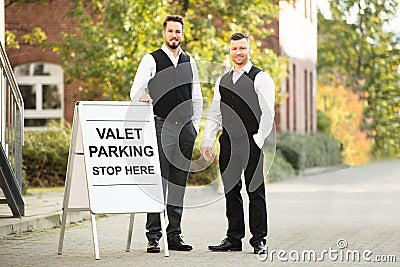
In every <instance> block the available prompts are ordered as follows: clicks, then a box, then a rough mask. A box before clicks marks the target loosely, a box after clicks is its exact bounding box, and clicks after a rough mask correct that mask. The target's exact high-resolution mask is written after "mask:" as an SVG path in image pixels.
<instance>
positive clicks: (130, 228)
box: [126, 213, 135, 252]
mask: <svg viewBox="0 0 400 267" xmlns="http://www.w3.org/2000/svg"><path fill="white" fill-rule="evenodd" d="M134 221H135V213H131V217H130V219H129V230H128V241H127V242H126V252H129V251H131V243H132V234H133V223H134Z"/></svg>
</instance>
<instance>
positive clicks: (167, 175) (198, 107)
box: [130, 15, 203, 253]
mask: <svg viewBox="0 0 400 267" xmlns="http://www.w3.org/2000/svg"><path fill="white" fill-rule="evenodd" d="M163 26H164V28H163V31H162V35H163V37H164V44H163V45H162V47H161V48H160V49H158V50H156V51H154V52H152V53H150V54H147V55H145V56H144V57H143V59H142V61H141V62H140V64H139V67H138V70H137V72H136V76H135V79H134V82H133V85H132V88H131V94H130V96H131V99H132V101H141V102H147V103H152V104H153V110H154V115H155V124H156V133H157V144H158V150H159V157H160V166H161V176H162V178H163V180H162V181H163V190H164V195H165V192H166V190H167V187H168V196H167V197H166V203H167V207H166V210H167V216H168V221H169V223H168V227H167V238H168V245H169V249H171V250H180V251H190V250H192V246H191V245H188V244H185V242H184V241H183V239H182V236H181V219H182V212H183V198H184V194H185V188H186V182H187V179H188V175H189V168H190V162H191V157H192V152H193V146H194V142H195V140H196V136H197V133H198V131H199V126H200V117H201V114H202V108H203V100H202V95H201V89H200V85H199V82H198V72H197V67H196V63H195V61H194V60H193V58H192V57H190V56H189V55H187V54H186V53H185V52H183V50H182V49H181V47H180V45H181V41H182V38H183V35H184V33H183V26H184V21H183V18H182V17H181V16H177V15H170V16H167V17H166V18H165V20H164V23H163ZM146 88H147V89H148V91H149V93H148V94H147V93H145V89H146ZM146 229H147V233H146V236H147V239H148V246H147V252H149V253H158V252H160V245H159V239H160V238H161V224H160V216H159V214H152V213H149V214H148V215H147V223H146ZM164 238H165V237H164Z"/></svg>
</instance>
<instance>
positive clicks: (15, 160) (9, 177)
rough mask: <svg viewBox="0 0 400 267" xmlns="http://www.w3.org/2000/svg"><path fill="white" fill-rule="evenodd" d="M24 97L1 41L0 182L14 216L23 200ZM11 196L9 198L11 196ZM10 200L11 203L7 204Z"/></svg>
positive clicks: (18, 214) (19, 209)
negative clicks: (0, 150) (1, 151)
mask: <svg viewBox="0 0 400 267" xmlns="http://www.w3.org/2000/svg"><path fill="white" fill-rule="evenodd" d="M23 143H24V100H23V98H22V95H21V92H20V90H19V87H18V84H17V82H16V79H15V76H14V72H13V70H12V68H11V64H10V62H9V60H8V57H7V54H6V52H5V50H4V47H3V45H2V44H1V43H0V146H1V147H0V148H1V149H2V150H3V152H4V153H2V154H1V155H0V156H1V157H2V159H1V161H0V162H2V163H1V165H0V168H1V170H2V176H1V177H0V179H2V180H1V181H0V182H1V186H2V189H3V191H4V190H5V189H4V188H6V191H7V192H3V193H4V194H5V195H6V197H7V196H8V197H7V202H8V204H9V205H10V207H11V209H12V211H13V213H14V215H15V216H23V215H24V205H23V200H22V197H21V196H22V146H23ZM10 198H11V199H10ZM10 203H11V204H10Z"/></svg>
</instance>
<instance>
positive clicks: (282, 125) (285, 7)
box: [6, 0, 317, 133]
mask: <svg viewBox="0 0 400 267" xmlns="http://www.w3.org/2000/svg"><path fill="white" fill-rule="evenodd" d="M280 5H281V12H280V16H279V19H278V20H277V21H275V22H274V23H273V26H274V28H275V33H276V34H275V35H273V36H271V37H269V38H268V39H267V40H265V44H266V45H267V46H268V47H269V48H271V49H272V50H274V52H275V53H277V54H281V55H286V56H288V58H289V61H290V69H289V76H288V78H287V79H286V81H285V82H284V84H282V85H281V88H282V92H283V93H289V98H288V99H287V100H286V101H285V103H283V104H282V105H280V106H277V107H275V109H276V120H275V121H276V125H277V129H278V130H288V131H295V132H300V133H312V132H315V131H316V105H315V97H316V60H317V14H316V13H317V12H316V1H315V0H297V1H296V3H295V4H287V3H280ZM70 6H71V3H70V2H69V1H68V0H53V1H50V2H48V3H45V4H42V5H38V4H32V3H25V4H17V3H15V4H11V5H10V6H8V7H7V8H6V29H7V30H10V31H12V32H14V33H16V34H17V36H18V37H19V36H21V35H23V34H25V33H27V32H30V31H31V30H32V29H33V28H34V27H36V26H38V27H41V28H42V29H43V30H44V31H45V32H46V34H47V35H48V40H49V41H60V40H61V35H60V32H62V31H66V32H71V31H72V30H73V29H74V27H75V25H76V23H75V22H74V21H72V20H71V19H68V18H66V16H65V14H66V13H67V11H68V10H69V8H70ZM7 52H8V56H9V59H10V62H11V65H12V66H13V68H14V71H15V75H16V77H17V81H18V83H19V86H20V89H21V91H22V94H23V96H24V100H25V107H26V112H25V118H26V120H25V122H26V124H25V125H26V126H27V127H32V126H43V125H45V124H46V123H47V122H48V120H50V119H56V120H63V119H65V120H67V121H72V116H73V108H74V103H75V101H76V100H75V99H73V96H74V93H75V92H76V90H77V88H78V87H79V84H78V83H77V82H75V83H72V84H65V82H64V77H63V70H62V68H61V66H60V65H59V58H58V56H57V55H56V54H55V53H53V52H52V51H51V50H42V49H40V48H39V47H37V46H35V45H23V44H22V45H21V48H20V49H18V50H14V49H9V50H8V51H7Z"/></svg>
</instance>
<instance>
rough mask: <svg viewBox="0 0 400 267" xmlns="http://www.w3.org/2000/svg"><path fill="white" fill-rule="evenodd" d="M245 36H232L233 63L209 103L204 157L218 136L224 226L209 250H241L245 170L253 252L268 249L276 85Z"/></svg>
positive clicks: (207, 156)
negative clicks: (268, 167) (268, 169)
mask: <svg viewBox="0 0 400 267" xmlns="http://www.w3.org/2000/svg"><path fill="white" fill-rule="evenodd" d="M249 52H250V46H249V40H248V37H247V35H246V34H243V33H235V34H233V35H232V36H231V38H230V56H231V59H232V61H233V67H232V68H231V70H230V71H229V72H227V73H226V74H224V75H222V76H221V77H219V78H218V80H217V82H216V84H215V89H214V97H213V103H212V105H211V107H210V111H209V114H208V120H207V124H206V127H205V130H204V142H203V146H202V156H203V158H204V159H205V160H207V161H210V160H211V159H212V145H213V141H214V139H215V136H216V134H217V132H218V130H219V129H220V126H221V125H222V127H223V132H222V134H221V136H220V137H219V143H220V154H219V166H220V172H221V176H222V182H223V185H224V192H225V200H226V216H227V219H228V230H227V234H226V238H225V239H224V240H223V241H222V242H221V244H219V245H215V246H209V247H208V248H209V249H210V250H211V251H241V250H242V241H241V240H242V238H243V237H244V234H245V227H244V212H243V201H242V197H241V193H240V190H241V188H242V181H241V175H242V171H244V180H245V185H246V191H247V194H248V196H249V223H250V232H251V234H252V238H251V239H250V244H251V246H252V247H253V249H254V253H256V254H258V253H266V248H265V243H266V236H267V207H266V201H265V187H264V174H263V152H262V147H263V144H264V140H265V139H266V138H267V136H268V135H269V134H270V132H271V130H272V126H273V121H274V99H275V84H274V82H273V80H272V78H271V77H270V75H269V74H267V73H266V72H264V71H262V70H261V69H259V68H257V67H255V66H253V64H252V63H251V62H250V61H249Z"/></svg>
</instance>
